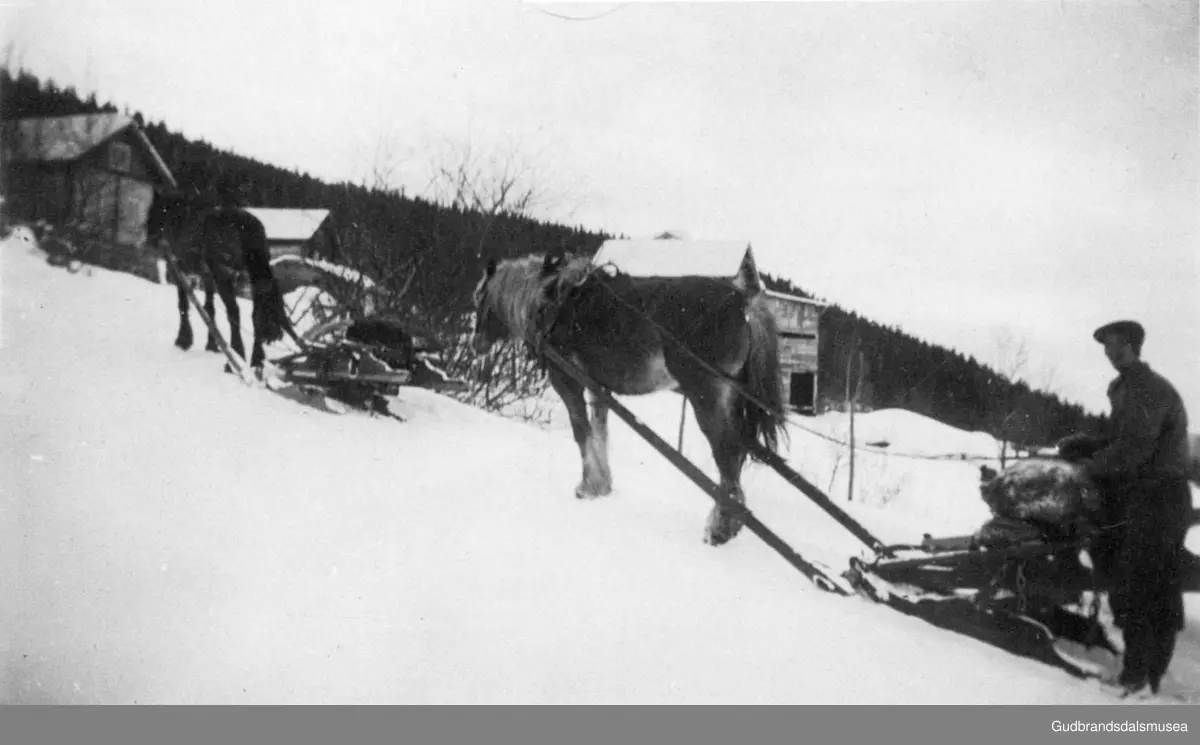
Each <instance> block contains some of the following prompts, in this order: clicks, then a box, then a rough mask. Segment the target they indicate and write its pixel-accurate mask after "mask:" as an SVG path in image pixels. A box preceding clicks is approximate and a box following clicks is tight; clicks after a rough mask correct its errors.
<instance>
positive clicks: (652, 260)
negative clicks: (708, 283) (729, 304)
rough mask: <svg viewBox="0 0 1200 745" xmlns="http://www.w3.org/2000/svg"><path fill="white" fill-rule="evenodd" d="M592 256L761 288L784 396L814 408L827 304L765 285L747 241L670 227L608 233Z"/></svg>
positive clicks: (632, 268) (622, 265) (647, 271)
mask: <svg viewBox="0 0 1200 745" xmlns="http://www.w3.org/2000/svg"><path fill="white" fill-rule="evenodd" d="M592 262H593V263H594V264H596V265H598V266H599V265H603V264H611V265H613V266H615V267H616V268H617V269H619V270H621V271H623V272H625V273H626V274H630V275H633V276H639V277H696V276H700V277H721V278H724V279H728V280H730V281H732V282H733V283H734V284H736V285H738V286H739V287H743V288H745V289H747V290H748V291H750V292H751V293H752V294H757V293H762V294H764V295H765V296H766V299H767V302H768V304H769V305H770V306H771V308H772V310H773V311H774V315H775V319H776V321H777V323H778V324H779V337H780V338H779V341H780V363H781V367H782V369H781V372H780V375H781V382H782V383H783V389H784V398H785V400H786V401H787V402H788V405H789V407H790V408H791V409H792V410H794V411H796V412H798V413H802V414H814V413H816V403H817V375H818V372H819V370H818V363H817V359H818V358H817V349H818V345H819V343H820V336H819V331H820V329H819V327H820V317H821V310H822V309H823V308H824V306H825V304H824V303H821V302H820V301H817V300H811V299H809V298H802V297H799V296H796V295H789V294H786V293H782V292H775V291H774V290H768V289H767V288H766V286H765V285H764V284H763V281H762V276H761V275H760V274H759V270H758V262H757V260H756V259H755V257H754V249H753V247H752V246H751V245H750V243H749V242H748V241H713V240H691V239H683V238H677V237H675V236H674V235H671V234H669V233H666V234H663V235H661V236H659V237H656V238H652V239H612V240H608V241H605V242H604V244H603V245H601V246H600V249H599V250H598V251H597V252H596V254H595V256H593V257H592Z"/></svg>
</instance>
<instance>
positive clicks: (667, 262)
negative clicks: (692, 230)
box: [592, 238, 757, 277]
mask: <svg viewBox="0 0 1200 745" xmlns="http://www.w3.org/2000/svg"><path fill="white" fill-rule="evenodd" d="M749 250H750V242H749V241H711V240H676V239H673V238H669V239H665V240H658V239H629V240H617V239H613V240H609V241H605V242H604V245H602V246H600V250H599V251H597V252H596V255H595V256H594V257H592V263H594V264H596V265H597V266H601V265H603V264H613V265H614V266H616V267H617V268H618V269H620V270H621V271H623V272H625V273H626V274H632V275H634V276H641V277H688V276H701V277H733V276H735V275H736V274H737V273H738V270H739V269H740V268H741V266H742V260H743V259H744V258H745V256H746V252H747V251H749ZM755 272H756V273H757V269H755Z"/></svg>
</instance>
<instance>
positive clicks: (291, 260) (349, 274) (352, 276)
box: [271, 256, 375, 288]
mask: <svg viewBox="0 0 1200 745" xmlns="http://www.w3.org/2000/svg"><path fill="white" fill-rule="evenodd" d="M295 265H300V266H305V267H312V268H314V269H318V270H320V271H322V272H325V273H326V274H329V275H332V276H334V277H337V278H339V279H341V280H343V281H345V282H350V283H352V284H356V285H362V286H363V287H367V288H370V287H374V286H375V280H373V279H371V278H370V277H368V276H367V275H365V274H363V273H361V272H359V271H357V270H354V269H351V268H350V267H348V266H342V265H341V264H334V263H332V262H329V261H323V260H321V259H315V258H308V257H301V256H280V257H278V258H275V259H272V260H271V266H272V267H274V268H275V269H276V270H277V271H282V272H287V271H288V268H289V267H294V266H295Z"/></svg>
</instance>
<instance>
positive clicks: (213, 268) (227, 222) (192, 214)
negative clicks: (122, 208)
mask: <svg viewBox="0 0 1200 745" xmlns="http://www.w3.org/2000/svg"><path fill="white" fill-rule="evenodd" d="M146 233H147V238H148V239H149V241H150V242H151V243H152V244H158V242H159V241H166V242H167V243H168V244H169V245H170V246H171V248H172V250H173V251H174V253H175V257H176V259H177V260H178V262H179V264H180V267H181V269H182V270H183V272H186V273H191V274H196V275H199V276H200V277H201V278H202V280H203V282H204V290H205V292H204V310H205V312H206V313H208V316H209V318H211V319H212V320H213V322H214V323H215V322H216V318H215V316H214V315H213V314H214V312H215V308H214V306H213V290H214V288H215V290H216V292H217V294H219V295H220V296H221V302H222V304H223V305H224V306H225V315H226V318H227V319H228V321H229V334H230V342H229V346H230V347H231V348H232V349H233V351H234V352H236V353H237V354H238V355H239V356H241V358H242V359H245V358H246V351H245V347H244V346H243V345H242V332H241V312H240V309H239V308H238V303H237V288H238V285H239V284H240V283H241V282H242V278H243V275H244V276H245V277H246V278H247V279H248V280H249V283H250V288H251V297H252V299H253V301H254V310H253V315H252V320H253V322H254V349H253V352H252V353H251V357H250V366H251V367H252V368H261V367H262V364H263V359H264V357H265V355H264V353H263V344H264V343H268V344H269V343H271V342H275V341H279V340H280V339H282V338H283V334H284V331H285V330H290V329H291V322H290V321H289V320H288V316H287V308H286V307H285V306H284V302H283V294H282V292H281V291H280V288H279V282H278V281H277V280H276V277H275V275H274V273H273V272H272V270H271V254H270V250H269V249H268V248H267V234H266V230H265V228H263V225H262V223H261V222H260V221H259V220H258V218H256V217H254V216H253V215H251V214H250V213H249V212H247V211H246V210H244V209H241V208H239V207H236V206H232V205H223V204H219V203H217V202H215V201H211V200H206V199H202V198H200V197H198V196H194V195H185V194H182V193H165V192H156V193H155V195H154V200H153V202H151V205H150V211H149V213H148V215H147V218H146ZM185 282H187V278H186V277H184V276H180V275H178V274H177V275H176V276H175V285H176V287H177V288H178V291H179V333H178V335H177V336H176V337H175V346H177V347H179V348H180V349H184V350H187V349H190V348H191V346H192V325H191V319H190V308H189V306H188V298H187V292H186V290H185V287H186V285H185V284H184V283H185ZM205 349H207V350H208V351H210V352H213V351H218V350H219V347H218V346H217V342H216V340H215V339H214V338H213V335H212V331H211V330H210V331H209V336H208V344H207V345H206V347H205Z"/></svg>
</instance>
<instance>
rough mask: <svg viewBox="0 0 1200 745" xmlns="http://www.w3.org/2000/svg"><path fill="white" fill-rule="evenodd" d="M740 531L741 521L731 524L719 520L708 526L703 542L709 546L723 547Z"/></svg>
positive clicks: (727, 521)
mask: <svg viewBox="0 0 1200 745" xmlns="http://www.w3.org/2000/svg"><path fill="white" fill-rule="evenodd" d="M741 530H742V523H741V521H740V520H739V521H737V522H731V521H729V520H720V521H718V522H717V523H715V524H710V525H709V526H708V529H707V530H705V532H704V542H705V543H707V544H708V545H710V546H724V545H725V544H726V543H729V542H730V541H732V540H733V539H734V538H736V537H737V534H738V533H740V532H741Z"/></svg>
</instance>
